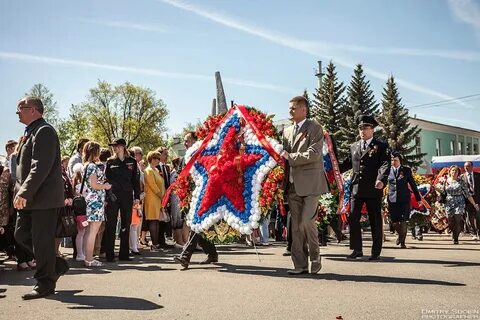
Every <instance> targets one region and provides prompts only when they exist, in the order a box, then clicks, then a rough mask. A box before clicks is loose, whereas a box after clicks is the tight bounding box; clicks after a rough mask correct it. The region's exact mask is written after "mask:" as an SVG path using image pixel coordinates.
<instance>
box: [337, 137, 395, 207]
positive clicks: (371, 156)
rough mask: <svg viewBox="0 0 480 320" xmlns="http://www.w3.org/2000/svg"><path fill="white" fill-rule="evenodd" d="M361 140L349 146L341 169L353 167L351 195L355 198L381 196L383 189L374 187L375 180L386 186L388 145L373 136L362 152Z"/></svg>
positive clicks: (388, 167)
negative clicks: (347, 154)
mask: <svg viewBox="0 0 480 320" xmlns="http://www.w3.org/2000/svg"><path fill="white" fill-rule="evenodd" d="M361 143H362V141H361V140H360V141H357V142H355V143H353V144H352V145H351V146H350V156H349V157H348V158H347V159H346V160H345V161H344V162H343V164H342V168H341V169H342V171H346V170H348V169H353V177H352V196H353V197H356V198H381V197H382V196H383V190H379V189H376V188H375V183H376V181H377V180H380V181H382V182H383V184H384V185H385V186H386V184H387V179H388V174H389V172H390V153H389V150H388V145H387V144H386V143H385V142H383V141H380V140H378V139H377V138H373V139H372V141H371V142H370V145H368V147H367V149H366V150H365V151H364V152H362V147H361Z"/></svg>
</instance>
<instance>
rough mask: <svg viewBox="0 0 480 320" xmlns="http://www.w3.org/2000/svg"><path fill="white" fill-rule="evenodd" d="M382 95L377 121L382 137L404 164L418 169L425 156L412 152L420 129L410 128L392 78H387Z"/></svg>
mask: <svg viewBox="0 0 480 320" xmlns="http://www.w3.org/2000/svg"><path fill="white" fill-rule="evenodd" d="M382 95H383V98H382V107H383V110H382V113H381V115H380V116H379V118H378V120H379V122H380V125H381V126H382V129H383V137H384V138H385V141H386V142H388V144H389V146H390V149H391V150H392V151H393V150H395V151H398V152H400V154H401V155H402V157H403V163H404V164H406V165H408V166H411V167H418V166H419V165H420V164H421V163H422V158H423V157H424V156H425V155H426V154H425V153H421V154H415V152H414V151H415V138H416V137H417V136H418V134H419V133H420V129H419V128H418V127H417V126H410V124H409V116H408V109H406V108H405V106H404V105H403V104H402V99H401V98H400V95H399V94H398V89H397V85H396V83H395V79H394V78H393V76H391V77H390V78H388V80H387V83H386V86H385V88H384V90H383V94H382Z"/></svg>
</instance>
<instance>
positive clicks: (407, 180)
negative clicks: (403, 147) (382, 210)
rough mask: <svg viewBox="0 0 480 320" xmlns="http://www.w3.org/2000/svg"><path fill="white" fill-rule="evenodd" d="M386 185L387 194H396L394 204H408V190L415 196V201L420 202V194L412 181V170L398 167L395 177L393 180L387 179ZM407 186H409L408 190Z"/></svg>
mask: <svg viewBox="0 0 480 320" xmlns="http://www.w3.org/2000/svg"><path fill="white" fill-rule="evenodd" d="M389 173H390V172H389ZM388 184H389V186H390V187H389V190H388V194H389V195H392V194H393V193H396V196H397V197H396V203H409V202H410V190H411V191H412V192H413V194H414V195H415V199H416V200H417V201H420V200H421V196H420V193H419V192H418V189H417V184H416V183H415V180H414V179H413V174H412V169H410V168H409V167H404V166H400V167H398V170H397V175H396V176H395V178H393V179H391V178H390V177H389V179H388ZM393 184H395V186H393ZM408 186H410V189H409V187H408Z"/></svg>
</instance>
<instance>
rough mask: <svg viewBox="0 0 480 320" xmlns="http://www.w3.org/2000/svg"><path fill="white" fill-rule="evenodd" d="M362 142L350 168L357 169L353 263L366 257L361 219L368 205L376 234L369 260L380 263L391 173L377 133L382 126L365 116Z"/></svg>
mask: <svg viewBox="0 0 480 320" xmlns="http://www.w3.org/2000/svg"><path fill="white" fill-rule="evenodd" d="M357 125H358V129H359V131H360V138H361V139H360V141H357V142H355V143H353V144H352V145H351V146H350V158H349V159H348V162H349V164H350V165H351V167H352V168H353V177H352V193H351V197H352V200H351V208H352V209H351V213H350V217H349V224H350V249H352V250H353V252H352V254H351V255H350V256H349V257H348V258H349V259H356V258H359V257H362V256H363V251H362V233H361V225H360V218H361V215H362V207H363V205H364V204H366V206H367V209H368V218H369V221H370V229H371V232H372V240H373V245H372V255H371V257H370V258H369V260H379V259H380V253H381V251H382V240H383V239H382V238H383V235H382V234H383V233H382V228H383V222H382V214H381V211H382V196H383V188H384V187H385V185H386V183H387V178H388V174H389V170H390V157H389V152H388V145H387V144H386V143H384V142H382V141H380V140H378V139H377V138H374V136H373V133H374V129H375V127H376V126H377V125H378V123H377V121H376V120H375V118H374V117H372V116H368V115H361V116H359V117H358V118H357Z"/></svg>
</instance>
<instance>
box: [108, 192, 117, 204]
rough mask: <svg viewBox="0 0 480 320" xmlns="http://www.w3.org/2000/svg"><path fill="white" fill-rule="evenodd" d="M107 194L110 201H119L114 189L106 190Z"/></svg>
mask: <svg viewBox="0 0 480 320" xmlns="http://www.w3.org/2000/svg"><path fill="white" fill-rule="evenodd" d="M106 194H107V197H108V202H110V203H114V202H116V201H117V196H116V195H115V193H113V191H112V189H108V190H106Z"/></svg>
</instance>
